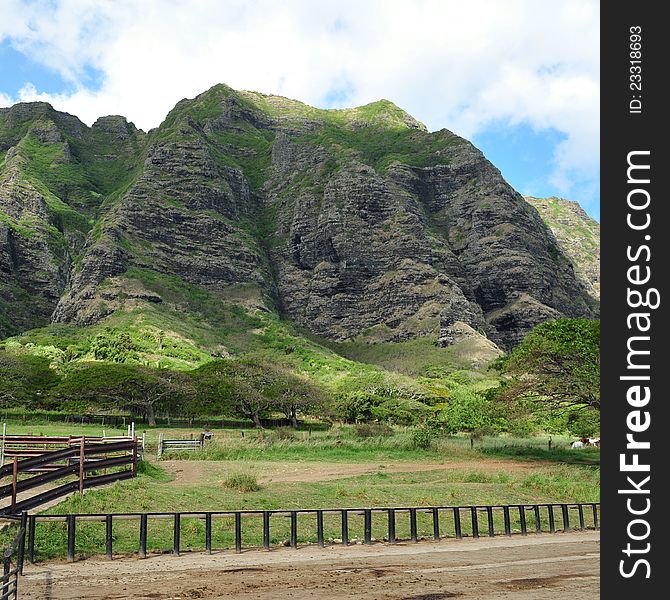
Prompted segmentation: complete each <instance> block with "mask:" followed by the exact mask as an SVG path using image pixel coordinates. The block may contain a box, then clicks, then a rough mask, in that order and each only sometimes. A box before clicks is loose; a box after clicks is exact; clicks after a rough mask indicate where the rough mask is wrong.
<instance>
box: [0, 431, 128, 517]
mask: <svg viewBox="0 0 670 600" xmlns="http://www.w3.org/2000/svg"><path fill="white" fill-rule="evenodd" d="M118 440H121V441H118ZM54 443H57V442H54ZM58 443H61V442H58ZM137 461H138V443H137V438H133V439H129V438H112V439H111V440H110V439H109V438H104V439H103V438H94V439H93V440H92V439H91V438H86V437H81V438H77V439H76V442H72V441H70V442H68V446H67V447H66V448H62V449H56V450H46V451H45V450H42V454H40V455H38V456H29V457H28V458H24V459H23V460H19V458H18V456H14V458H13V460H12V462H11V463H9V464H6V465H4V466H2V467H0V478H2V477H11V482H10V483H7V484H5V485H0V500H6V499H9V500H10V503H9V505H7V506H5V507H2V508H0V515H6V514H16V513H17V512H19V511H22V510H29V509H31V508H34V507H36V506H39V505H40V504H43V503H45V502H48V501H50V500H53V499H55V498H59V497H60V496H63V495H65V494H68V493H71V492H74V491H77V490H79V491H80V492H82V491H84V490H85V489H87V488H90V487H94V486H98V485H104V484H107V483H111V482H113V481H118V480H122V479H128V478H130V477H134V476H135V475H136V473H137ZM123 467H127V468H125V469H124V468H123ZM119 468H121V470H117V469H119ZM108 469H114V470H113V471H112V472H109V473H108V472H107V470H108ZM98 471H104V473H103V474H102V475H99V474H96V473H97V472H98ZM24 473H25V474H30V475H31V476H29V477H26V478H22V479H20V478H19V476H20V475H21V474H24ZM75 476H76V477H77V479H76V480H75V481H68V482H66V483H64V484H62V485H60V486H57V487H54V488H51V489H48V490H46V491H42V492H40V493H36V494H35V495H33V496H30V497H28V498H25V499H23V500H19V499H18V498H17V496H18V495H19V494H20V493H23V492H28V491H30V490H34V489H35V488H39V487H41V486H43V485H45V484H49V483H53V482H55V481H58V480H60V479H66V478H70V477H75Z"/></svg>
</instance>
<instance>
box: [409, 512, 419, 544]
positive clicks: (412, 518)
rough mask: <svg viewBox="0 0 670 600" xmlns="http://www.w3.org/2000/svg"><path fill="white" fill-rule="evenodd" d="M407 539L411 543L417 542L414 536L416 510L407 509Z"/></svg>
mask: <svg viewBox="0 0 670 600" xmlns="http://www.w3.org/2000/svg"><path fill="white" fill-rule="evenodd" d="M409 537H410V539H411V540H412V541H413V542H416V541H417V536H416V508H410V509H409Z"/></svg>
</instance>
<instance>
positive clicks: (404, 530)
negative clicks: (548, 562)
mask: <svg viewBox="0 0 670 600" xmlns="http://www.w3.org/2000/svg"><path fill="white" fill-rule="evenodd" d="M9 431H10V433H27V432H29V431H32V433H35V434H37V433H43V434H46V433H49V434H66V433H67V434H73V435H76V434H80V433H86V434H89V435H100V434H101V433H102V431H101V428H100V426H94V425H93V426H91V425H76V426H75V425H72V424H69V425H68V424H48V426H47V425H44V426H42V427H41V428H39V427H35V426H31V425H21V426H18V425H12V426H11V427H10V428H9ZM159 432H163V433H164V434H165V436H166V437H173V436H174V437H180V438H188V437H190V436H191V435H194V436H196V435H197V434H198V433H199V430H196V429H192V430H189V429H166V428H160V429H158V428H157V429H148V430H146V434H145V435H146V440H147V454H146V458H147V460H146V461H144V462H143V463H141V468H140V474H139V476H138V477H137V478H136V479H134V480H130V481H124V482H117V483H115V484H113V485H110V486H108V487H106V488H104V489H98V490H89V491H88V492H87V493H86V494H84V495H83V496H80V495H74V496H71V497H70V498H68V499H66V500H65V501H63V502H62V503H60V504H58V505H56V506H54V507H52V508H50V509H49V510H47V511H45V514H51V515H63V514H68V513H86V514H94V513H110V512H113V513H124V512H188V511H226V510H298V509H317V508H322V509H329V508H364V507H390V506H396V507H402V506H427V507H428V506H454V505H456V506H470V505H500V504H520V503H522V504H533V503H561V502H569V503H571V502H598V501H599V451H598V449H584V450H580V451H574V450H569V449H568V448H567V445H568V440H567V439H566V438H557V437H554V438H553V440H552V448H551V449H549V448H548V437H547V436H540V437H530V438H512V437H508V436H499V437H490V438H483V439H477V440H475V441H474V445H473V447H472V448H471V442H470V438H469V437H467V436H445V437H442V438H439V439H437V440H436V441H435V443H434V444H433V445H432V446H431V447H430V448H428V449H422V448H418V447H416V446H415V445H414V443H413V439H412V431H411V430H405V429H404V428H397V429H396V431H395V433H394V435H390V436H385V437H369V438H361V437H358V436H357V435H356V434H355V431H354V428H353V427H351V426H341V427H334V428H331V429H330V430H327V431H315V432H312V433H311V435H310V434H309V433H308V432H294V433H291V432H290V431H284V430H282V431H279V432H278V431H266V432H264V434H263V439H262V441H261V440H260V438H259V434H258V432H257V431H253V430H216V429H215V430H214V440H213V441H212V442H211V443H209V444H208V445H207V446H206V448H205V449H204V450H203V451H200V452H192V453H181V454H170V455H164V457H163V458H164V459H165V460H157V459H156V455H155V450H156V441H157V439H158V434H159ZM106 433H107V434H108V435H111V434H120V433H123V431H122V430H107V431H106ZM138 433H139V434H141V433H142V432H141V431H139V432H138ZM242 433H244V436H243V435H242ZM245 482H246V484H250V485H246V484H245V485H240V483H243V484H244V483H245ZM464 514H465V513H464ZM466 517H467V515H465V516H464V523H463V527H464V534H465V535H469V534H471V529H469V528H470V527H471V525H470V521H469V520H468V518H466ZM314 519H315V518H314V515H301V516H299V518H298V541H299V543H311V542H315V541H316V528H315V524H314ZM384 519H385V517H384V515H376V516H375V517H374V521H373V535H374V536H375V537H376V538H379V539H381V538H382V537H383V535H384V532H385V531H386V529H385V527H386V525H385V520H384ZM528 519H529V520H528V526H529V527H530V528H531V529H532V528H534V526H535V525H534V515H533V514H529V515H528ZM484 522H485V521H484ZM556 522H557V523H560V514H559V513H557V514H556ZM573 522H574V521H573ZM542 524H543V527H547V526H548V523H547V515H546V514H544V513H543V514H542ZM512 525H513V527H515V528H517V529H518V528H519V518H518V514H517V515H515V514H512ZM324 526H325V536H326V538H327V539H328V538H330V539H338V538H339V537H341V529H340V527H341V522H340V516H339V515H336V514H327V515H326V517H325V522H324ZM417 526H418V534H419V535H425V536H428V535H432V521H431V519H430V515H428V514H423V513H419V514H418V522H417ZM362 527H363V520H362V517H361V516H360V515H355V514H352V515H351V522H350V538H361V537H362ZM482 527H485V525H482ZM495 527H496V530H497V531H500V530H502V528H503V522H502V515H501V514H497V513H496V516H495ZM441 528H442V529H443V530H444V535H453V532H454V524H453V515H451V514H450V513H449V514H447V513H445V515H444V516H443V518H442V520H441ZM469 532H470V533H469ZM6 535H8V534H5V537H6ZM138 535H139V534H138V521H137V520H130V521H124V520H119V521H118V522H115V523H114V551H115V552H119V553H132V552H136V551H137V549H138V539H139V538H138ZM172 535H173V531H172V521H171V520H170V519H161V520H154V519H151V520H150V526H149V542H148V544H149V548H150V550H153V551H165V550H169V549H170V548H171V545H172ZM181 535H182V546H183V548H184V549H198V548H202V547H203V546H204V521H202V519H200V518H194V517H187V516H185V517H184V518H183V520H182V527H181ZM213 535H214V544H215V546H216V547H220V548H224V547H231V546H234V523H233V521H232V518H231V517H217V518H216V519H215V520H214V530H213ZM289 535H290V523H289V519H288V518H286V517H284V516H275V517H273V518H272V528H271V543H272V544H279V545H281V544H283V543H284V542H285V541H286V540H287V539H288V538H289ZM397 535H398V537H399V538H407V537H408V536H409V521H408V517H407V513H406V512H405V513H399V514H398V524H397ZM66 540H67V536H66V530H65V524H64V523H63V522H51V523H38V526H37V532H36V547H35V551H36V557H37V559H38V560H46V559H52V558H58V557H62V556H64V555H65V553H66ZM3 541H6V540H4V538H3ZM243 541H244V544H245V545H254V546H259V545H260V544H261V543H262V528H261V520H260V517H258V516H255V517H252V516H247V517H244V518H243ZM102 552H104V523H101V522H80V523H78V525H77V553H78V554H79V555H82V556H86V555H93V554H100V553H102Z"/></svg>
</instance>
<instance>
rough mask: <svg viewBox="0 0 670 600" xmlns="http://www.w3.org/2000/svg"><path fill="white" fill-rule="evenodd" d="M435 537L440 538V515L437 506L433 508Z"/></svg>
mask: <svg viewBox="0 0 670 600" xmlns="http://www.w3.org/2000/svg"><path fill="white" fill-rule="evenodd" d="M433 539H435V540H439V539H440V515H439V512H438V510H437V507H435V508H433Z"/></svg>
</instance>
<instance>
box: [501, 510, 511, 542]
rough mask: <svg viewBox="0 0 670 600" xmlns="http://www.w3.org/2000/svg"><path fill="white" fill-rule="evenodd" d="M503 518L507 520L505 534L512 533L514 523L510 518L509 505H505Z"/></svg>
mask: <svg viewBox="0 0 670 600" xmlns="http://www.w3.org/2000/svg"><path fill="white" fill-rule="evenodd" d="M503 520H504V521H505V535H512V524H511V523H510V518H509V506H503Z"/></svg>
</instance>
